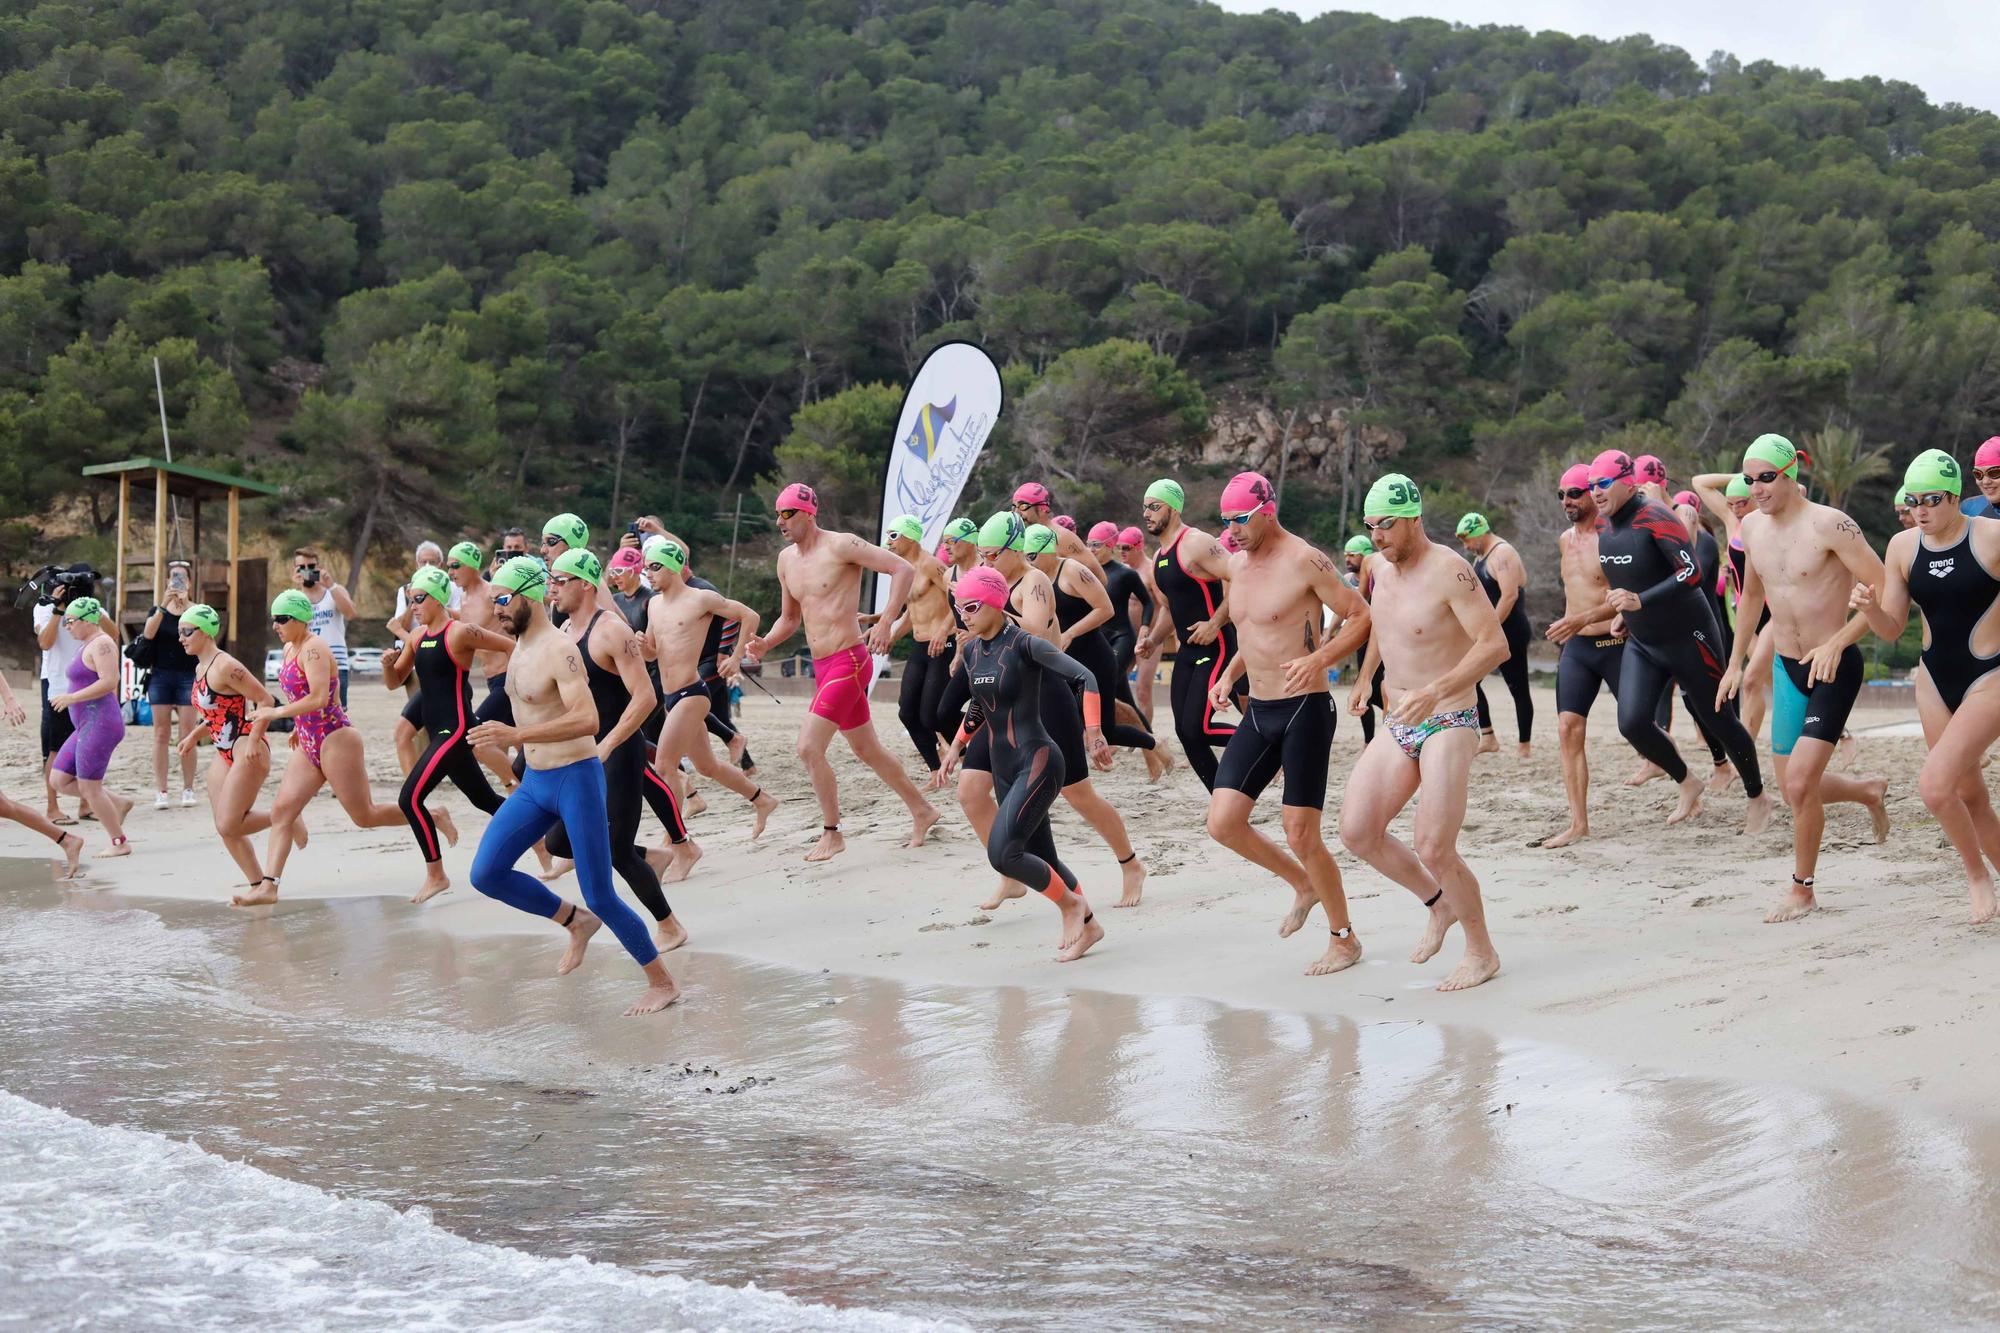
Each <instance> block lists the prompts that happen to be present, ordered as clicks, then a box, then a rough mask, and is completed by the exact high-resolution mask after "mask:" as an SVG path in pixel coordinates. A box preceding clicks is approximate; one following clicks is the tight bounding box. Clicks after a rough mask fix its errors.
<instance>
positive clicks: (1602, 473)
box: [1590, 449, 1632, 481]
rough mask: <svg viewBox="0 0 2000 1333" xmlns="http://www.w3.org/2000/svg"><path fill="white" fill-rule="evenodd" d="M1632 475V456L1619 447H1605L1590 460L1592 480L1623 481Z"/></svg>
mask: <svg viewBox="0 0 2000 1333" xmlns="http://www.w3.org/2000/svg"><path fill="white" fill-rule="evenodd" d="M1631 475H1632V456H1631V455H1630V454H1628V453H1626V452H1624V451H1623V450H1621V449H1606V450H1605V451H1604V452H1603V453H1601V454H1599V455H1598V456H1597V457H1595V458H1593V459H1591V460H1590V479H1591V480H1592V481H1624V480H1626V479H1627V478H1629V477H1631Z"/></svg>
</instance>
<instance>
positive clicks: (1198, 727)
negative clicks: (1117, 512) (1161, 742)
mask: <svg viewBox="0 0 2000 1333" xmlns="http://www.w3.org/2000/svg"><path fill="white" fill-rule="evenodd" d="M1186 536H1187V529H1185V528H1183V529H1181V531H1179V532H1178V533H1175V534H1174V539H1173V541H1172V542H1170V543H1168V544H1167V545H1165V546H1163V547H1161V548H1160V552H1159V554H1158V555H1157V556H1155V557H1154V558H1153V583H1154V585H1155V586H1156V587H1158V588H1159V590H1160V597H1161V598H1162V599H1163V600H1164V601H1165V602H1166V604H1167V614H1168V615H1169V616H1170V617H1172V619H1173V623H1174V629H1175V630H1176V631H1177V632H1178V633H1179V634H1180V638H1181V646H1180V651H1179V652H1177V653H1176V654H1175V655H1174V678H1173V685H1172V687H1171V690H1170V693H1169V695H1168V698H1169V699H1170V701H1171V704H1172V707H1173V710H1174V734H1175V735H1176V736H1178V737H1179V738H1180V742H1181V749H1182V750H1184V751H1186V752H1187V757H1188V765H1189V767H1191V768H1193V769H1194V771H1195V776H1196V777H1198V778H1200V779H1201V785H1202V786H1204V787H1206V788H1208V789H1209V790H1210V791H1214V790H1215V772H1216V765H1217V763H1218V760H1217V759H1216V756H1215V751H1216V749H1217V748H1219V747H1221V746H1224V745H1227V744H1229V738H1230V737H1231V736H1232V735H1234V734H1235V732H1236V728H1235V726H1233V725H1232V724H1230V723H1228V722H1218V721H1216V720H1215V710H1214V709H1213V708H1211V707H1209V703H1208V692H1209V690H1210V689H1211V688H1213V686H1214V685H1215V682H1216V681H1218V680H1221V679H1222V673H1223V672H1224V671H1225V670H1226V669H1227V668H1228V666H1229V661H1230V659H1231V658H1233V657H1235V656H1236V627H1235V626H1234V625H1224V626H1223V627H1222V632H1221V633H1220V634H1217V635H1216V636H1215V642H1213V643H1209V644H1198V643H1196V642H1195V641H1194V639H1193V637H1192V635H1193V633H1194V628H1195V626H1197V625H1200V624H1202V623H1203V622H1204V621H1206V620H1208V619H1209V618H1210V617H1212V616H1214V614H1215V608H1216V607H1217V606H1218V605H1220V604H1221V602H1222V588H1221V586H1220V585H1219V584H1218V583H1215V582H1213V581H1211V580H1209V579H1198V578H1196V577H1195V576H1194V575H1192V574H1190V573H1188V572H1187V571H1186V570H1185V569H1183V568H1181V562H1180V551H1179V548H1180V544H1181V539H1182V538H1183V537H1186ZM1238 688H1239V691H1240V690H1244V689H1247V688H1248V687H1247V686H1245V685H1243V683H1242V682H1240V681H1239V682H1238Z"/></svg>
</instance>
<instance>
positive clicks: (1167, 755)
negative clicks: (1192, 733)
mask: <svg viewBox="0 0 2000 1333" xmlns="http://www.w3.org/2000/svg"><path fill="white" fill-rule="evenodd" d="M1146 753H1147V754H1150V755H1152V756H1153V757H1154V758H1155V759H1156V760H1158V762H1159V765H1160V771H1159V772H1158V773H1156V774H1154V775H1153V776H1152V777H1150V778H1148V779H1147V781H1149V782H1158V781H1159V780H1160V779H1161V778H1164V777H1165V776H1166V775H1167V774H1169V773H1171V772H1173V771H1174V764H1175V760H1174V752H1173V751H1172V750H1169V749H1167V748H1166V747H1165V746H1162V745H1155V746H1154V747H1153V748H1152V749H1150V750H1148V751H1146Z"/></svg>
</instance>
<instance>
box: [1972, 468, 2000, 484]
mask: <svg viewBox="0 0 2000 1333" xmlns="http://www.w3.org/2000/svg"><path fill="white" fill-rule="evenodd" d="M1972 479H1973V480H1974V481H2000V467H1976V468H1974V469H1972Z"/></svg>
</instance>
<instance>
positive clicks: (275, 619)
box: [271, 616, 305, 629]
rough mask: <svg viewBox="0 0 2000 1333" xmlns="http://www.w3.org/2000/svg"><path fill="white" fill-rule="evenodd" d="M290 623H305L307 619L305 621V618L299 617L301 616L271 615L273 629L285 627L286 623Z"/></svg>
mask: <svg viewBox="0 0 2000 1333" xmlns="http://www.w3.org/2000/svg"><path fill="white" fill-rule="evenodd" d="M289 624H299V625H303V624H305V621H303V620H300V619H299V618H298V617H297V616H272V617H271V628H272V629H280V628H283V627H284V626H285V625H289Z"/></svg>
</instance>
